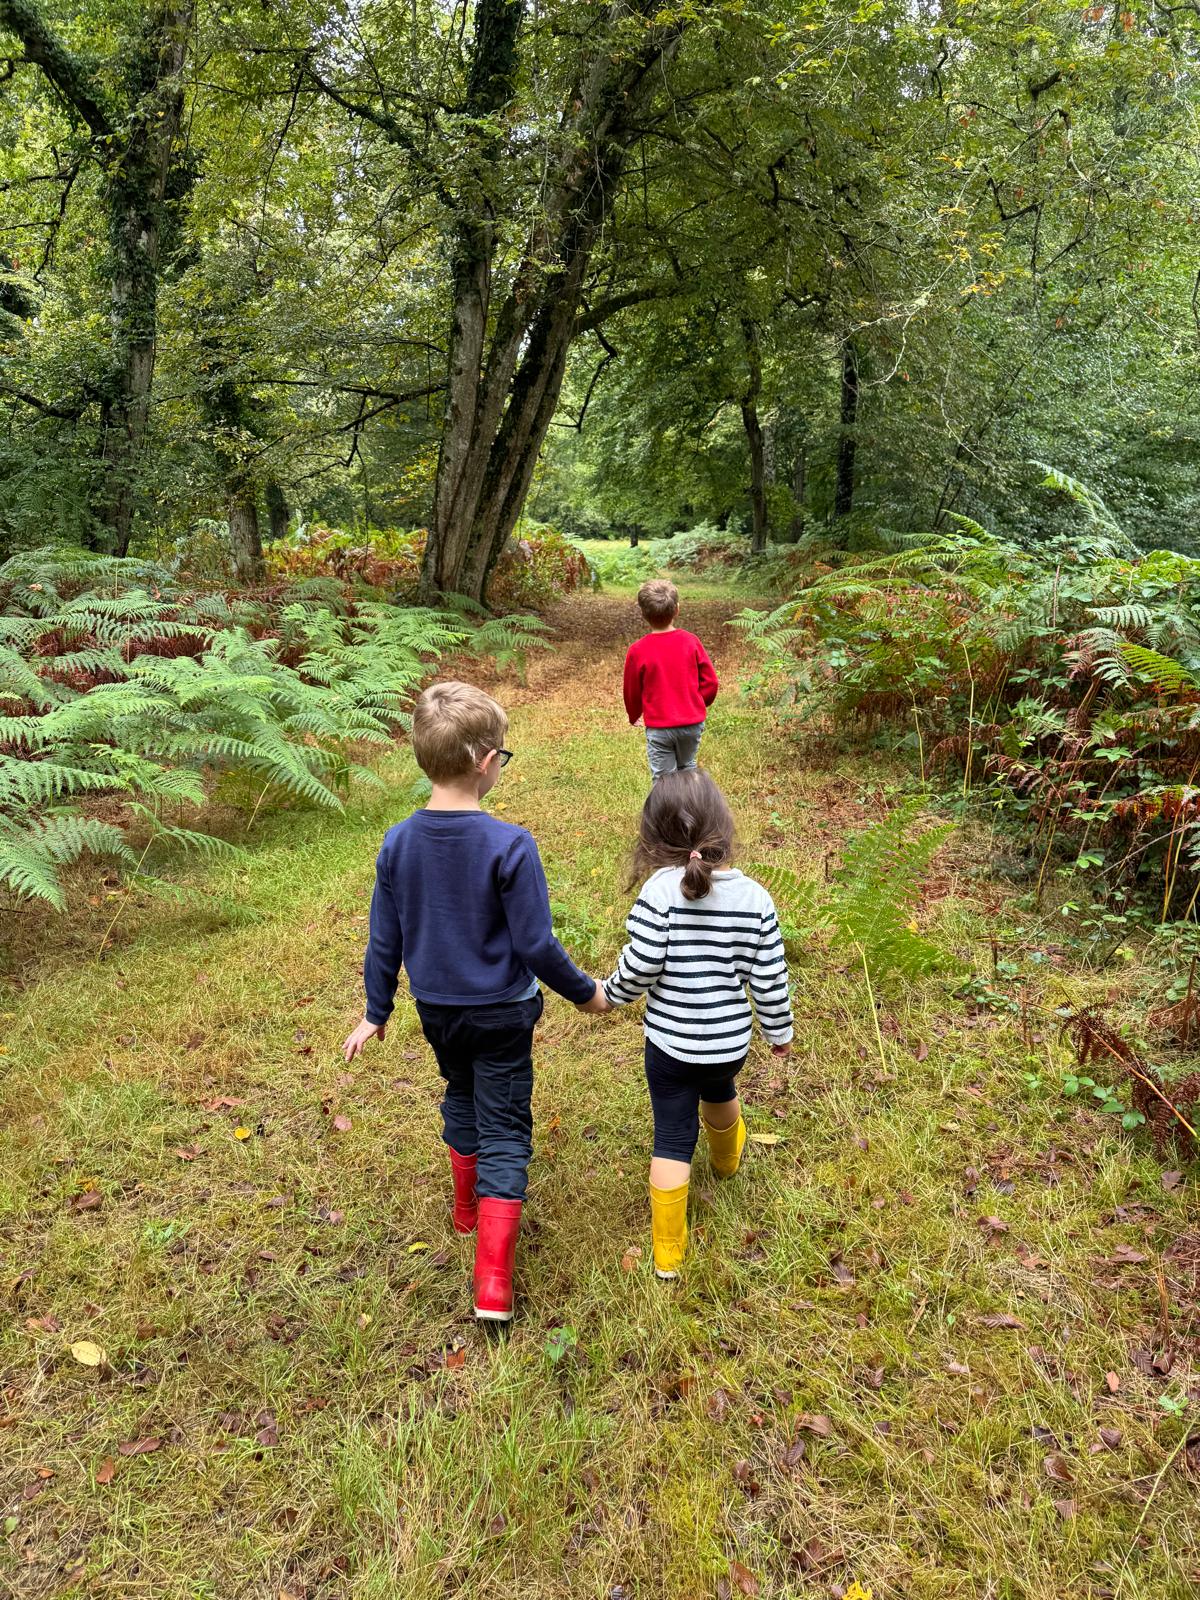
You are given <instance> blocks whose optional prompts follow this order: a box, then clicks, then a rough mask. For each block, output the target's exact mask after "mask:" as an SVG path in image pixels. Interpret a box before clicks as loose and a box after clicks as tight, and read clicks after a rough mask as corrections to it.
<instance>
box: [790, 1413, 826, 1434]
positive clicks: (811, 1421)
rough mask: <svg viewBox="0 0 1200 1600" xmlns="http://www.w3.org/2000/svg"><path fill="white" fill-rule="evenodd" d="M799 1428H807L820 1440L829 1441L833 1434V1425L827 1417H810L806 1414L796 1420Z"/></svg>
mask: <svg viewBox="0 0 1200 1600" xmlns="http://www.w3.org/2000/svg"><path fill="white" fill-rule="evenodd" d="M796 1426H797V1428H805V1429H807V1431H808V1432H809V1433H815V1434H816V1436H817V1438H818V1439H828V1438H829V1436H830V1434H831V1433H832V1432H833V1423H832V1422H830V1420H829V1418H828V1417H826V1416H815V1417H813V1416H810V1415H809V1414H808V1412H807V1411H806V1412H804V1414H803V1415H802V1416H799V1417H797V1418H796Z"/></svg>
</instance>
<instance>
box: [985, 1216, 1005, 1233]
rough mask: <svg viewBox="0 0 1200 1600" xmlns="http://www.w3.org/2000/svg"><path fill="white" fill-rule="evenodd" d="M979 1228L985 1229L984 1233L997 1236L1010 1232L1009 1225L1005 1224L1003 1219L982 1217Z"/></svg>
mask: <svg viewBox="0 0 1200 1600" xmlns="http://www.w3.org/2000/svg"><path fill="white" fill-rule="evenodd" d="M979 1226H980V1227H981V1228H982V1229H983V1231H984V1233H989V1234H996V1233H1007V1232H1008V1223H1007V1222H1005V1220H1004V1218H1003V1217H980V1219H979Z"/></svg>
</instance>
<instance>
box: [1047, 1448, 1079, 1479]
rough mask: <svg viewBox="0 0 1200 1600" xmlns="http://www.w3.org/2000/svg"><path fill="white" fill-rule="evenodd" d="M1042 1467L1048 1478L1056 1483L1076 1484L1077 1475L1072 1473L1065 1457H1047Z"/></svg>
mask: <svg viewBox="0 0 1200 1600" xmlns="http://www.w3.org/2000/svg"><path fill="white" fill-rule="evenodd" d="M1042 1466H1043V1468H1044V1469H1045V1472H1046V1476H1047V1477H1048V1478H1051V1479H1053V1481H1054V1482H1055V1483H1074V1482H1075V1474H1074V1473H1073V1472H1072V1471H1071V1468H1070V1466H1069V1465H1068V1463H1067V1460H1066V1458H1065V1457H1064V1456H1058V1455H1050V1456H1047V1457H1046V1458H1045V1460H1044V1461H1043V1462H1042Z"/></svg>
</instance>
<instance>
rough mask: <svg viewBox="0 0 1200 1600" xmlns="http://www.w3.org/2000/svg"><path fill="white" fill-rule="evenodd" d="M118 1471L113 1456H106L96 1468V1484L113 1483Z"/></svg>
mask: <svg viewBox="0 0 1200 1600" xmlns="http://www.w3.org/2000/svg"><path fill="white" fill-rule="evenodd" d="M116 1470H117V1463H116V1462H115V1461H114V1460H113V1458H112V1457H111V1456H105V1458H104V1460H103V1461H102V1462H101V1463H100V1465H99V1466H98V1467H97V1468H96V1482H97V1483H101V1484H104V1483H111V1482H112V1481H113V1477H114V1475H115V1473H116Z"/></svg>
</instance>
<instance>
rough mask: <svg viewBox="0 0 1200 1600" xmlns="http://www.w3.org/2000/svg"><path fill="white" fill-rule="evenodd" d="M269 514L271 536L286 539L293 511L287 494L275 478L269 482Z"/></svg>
mask: <svg viewBox="0 0 1200 1600" xmlns="http://www.w3.org/2000/svg"><path fill="white" fill-rule="evenodd" d="M267 516H268V517H269V518H270V519H271V538H272V539H286V538H287V531H288V523H289V522H290V521H291V518H292V513H291V510H290V508H289V506H288V503H287V497H286V495H285V494H284V492H283V490H282V489H281V488H280V486H279V484H278V483H277V482H276V481H275V479H274V478H272V479H271V481H270V482H269V483H268V484H267Z"/></svg>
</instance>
